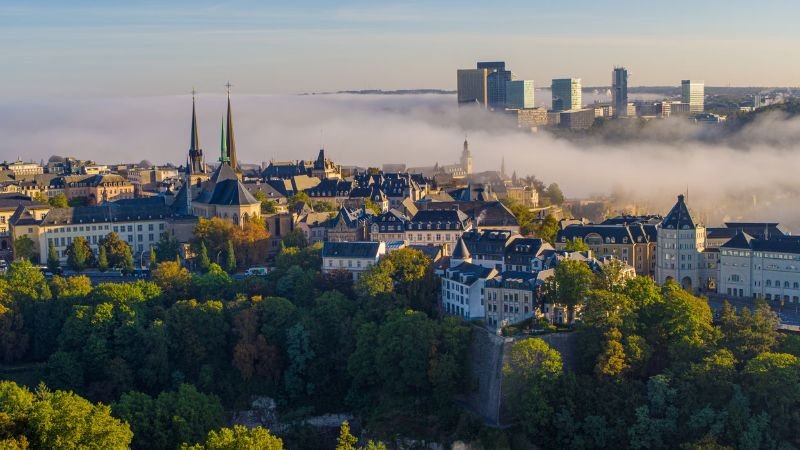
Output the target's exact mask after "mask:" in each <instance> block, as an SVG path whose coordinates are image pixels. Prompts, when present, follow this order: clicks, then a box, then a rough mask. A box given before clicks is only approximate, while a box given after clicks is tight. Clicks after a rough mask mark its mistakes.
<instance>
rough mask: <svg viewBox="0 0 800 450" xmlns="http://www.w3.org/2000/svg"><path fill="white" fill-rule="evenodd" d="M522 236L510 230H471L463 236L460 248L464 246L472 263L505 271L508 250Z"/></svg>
mask: <svg viewBox="0 0 800 450" xmlns="http://www.w3.org/2000/svg"><path fill="white" fill-rule="evenodd" d="M520 237H521V236H520V235H519V234H518V233H514V232H512V231H508V230H483V231H479V230H476V229H472V230H469V231H467V232H465V233H463V234H462V235H461V240H460V242H459V244H458V245H459V246H461V244H464V245H465V246H466V248H467V250H469V253H470V255H471V257H472V261H471V262H472V263H473V264H477V265H479V266H483V267H488V268H494V269H497V271H498V272H502V271H504V270H506V269H505V267H504V265H505V256H506V248H507V247H508V246H509V245H510V244H511V243H512V241H514V240H515V239H517V238H520Z"/></svg>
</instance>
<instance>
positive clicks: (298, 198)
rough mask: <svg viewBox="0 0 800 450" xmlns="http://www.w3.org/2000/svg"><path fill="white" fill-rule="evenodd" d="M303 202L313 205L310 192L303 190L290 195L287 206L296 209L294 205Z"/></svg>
mask: <svg viewBox="0 0 800 450" xmlns="http://www.w3.org/2000/svg"><path fill="white" fill-rule="evenodd" d="M301 202H302V203H305V204H306V205H309V206H310V205H311V198H310V197H309V196H308V194H306V193H305V192H303V191H299V192H297V193H295V194H294V195H292V196H291V197H289V199H288V200H287V206H288V207H289V209H294V207H295V206H297V204H298V203H301Z"/></svg>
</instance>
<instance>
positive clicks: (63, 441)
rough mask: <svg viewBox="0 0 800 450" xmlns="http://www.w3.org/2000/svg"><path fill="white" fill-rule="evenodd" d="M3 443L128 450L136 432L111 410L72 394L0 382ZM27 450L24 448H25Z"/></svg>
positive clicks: (1, 440) (1, 439) (39, 446)
mask: <svg viewBox="0 0 800 450" xmlns="http://www.w3.org/2000/svg"><path fill="white" fill-rule="evenodd" d="M0 417H2V418H3V420H2V425H3V426H2V430H0V444H2V445H3V446H4V447H5V445H6V444H5V442H6V441H4V440H3V439H4V438H10V439H12V440H14V441H16V442H18V443H19V442H22V441H27V442H29V443H30V445H31V447H32V448H69V449H73V448H75V449H77V448H103V449H126V448H128V445H129V444H130V442H131V438H132V437H133V433H131V430H130V427H129V426H128V424H127V423H125V422H122V421H120V420H118V419H116V418H114V417H112V416H111V409H110V408H109V407H108V406H105V405H102V404H93V403H90V402H89V401H87V400H86V399H84V398H82V397H79V396H78V395H75V394H73V393H72V392H63V391H55V392H52V391H50V390H49V389H47V387H45V386H44V385H40V386H39V387H38V388H37V389H36V391H35V392H31V391H29V390H28V389H27V388H25V387H20V386H18V385H17V384H16V383H14V382H12V381H0ZM22 448H25V447H22Z"/></svg>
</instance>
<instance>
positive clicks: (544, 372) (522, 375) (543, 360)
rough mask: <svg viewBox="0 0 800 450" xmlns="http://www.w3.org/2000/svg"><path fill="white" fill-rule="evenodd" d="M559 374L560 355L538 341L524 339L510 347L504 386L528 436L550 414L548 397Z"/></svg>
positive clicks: (546, 420)
mask: <svg viewBox="0 0 800 450" xmlns="http://www.w3.org/2000/svg"><path fill="white" fill-rule="evenodd" d="M561 370H562V362H561V355H560V354H559V353H558V352H557V351H556V350H554V349H552V348H551V347H550V346H549V345H547V343H546V342H544V341H543V340H541V339H538V338H532V339H525V340H523V341H518V342H515V343H514V344H513V345H512V346H511V352H510V355H509V360H508V362H507V363H506V364H505V365H504V366H503V373H504V374H505V381H504V383H506V384H507V386H508V388H509V398H510V399H511V405H510V406H511V408H512V410H514V411H515V412H517V414H518V415H519V416H520V418H521V419H523V420H524V428H525V429H526V430H527V431H528V432H529V433H531V434H533V433H535V430H538V429H539V428H540V427H542V426H544V425H545V424H546V423H547V422H548V420H549V419H550V417H551V416H552V414H553V407H552V405H551V404H550V403H549V402H548V401H547V397H548V392H549V391H550V390H551V389H552V385H553V382H554V381H555V380H556V379H557V378H558V377H559V376H560V375H561Z"/></svg>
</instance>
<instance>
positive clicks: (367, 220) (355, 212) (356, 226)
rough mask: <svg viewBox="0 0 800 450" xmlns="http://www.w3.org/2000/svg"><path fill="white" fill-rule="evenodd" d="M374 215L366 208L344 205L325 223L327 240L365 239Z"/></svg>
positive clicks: (347, 240)
mask: <svg viewBox="0 0 800 450" xmlns="http://www.w3.org/2000/svg"><path fill="white" fill-rule="evenodd" d="M374 217H375V215H374V213H372V212H371V211H368V210H367V209H366V208H363V207H362V208H359V209H349V208H345V207H344V206H343V207H341V208H339V212H338V213H337V214H336V216H334V217H333V218H332V219H330V220H328V222H327V223H326V227H327V240H328V241H330V242H356V241H365V240H366V239H367V236H368V235H369V225H370V224H371V223H372V220H373V219H374Z"/></svg>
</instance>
